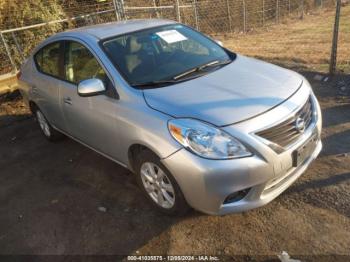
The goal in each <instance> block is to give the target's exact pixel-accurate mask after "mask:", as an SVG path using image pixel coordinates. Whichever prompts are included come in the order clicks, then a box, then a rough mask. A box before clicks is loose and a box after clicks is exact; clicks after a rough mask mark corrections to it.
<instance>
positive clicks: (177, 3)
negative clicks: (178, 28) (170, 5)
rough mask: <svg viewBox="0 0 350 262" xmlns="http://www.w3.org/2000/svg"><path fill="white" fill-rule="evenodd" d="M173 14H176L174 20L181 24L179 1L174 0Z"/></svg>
mask: <svg viewBox="0 0 350 262" xmlns="http://www.w3.org/2000/svg"><path fill="white" fill-rule="evenodd" d="M175 14H176V20H177V21H178V22H180V23H181V14H180V3H179V0H175Z"/></svg>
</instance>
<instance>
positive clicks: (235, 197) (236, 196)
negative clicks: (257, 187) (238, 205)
mask: <svg viewBox="0 0 350 262" xmlns="http://www.w3.org/2000/svg"><path fill="white" fill-rule="evenodd" d="M249 191H250V188H247V189H244V190H241V191H238V192H234V193H232V194H230V195H228V197H226V199H225V201H224V205H225V204H231V203H234V202H238V201H240V200H242V199H243V198H245V197H246V195H248V193H249Z"/></svg>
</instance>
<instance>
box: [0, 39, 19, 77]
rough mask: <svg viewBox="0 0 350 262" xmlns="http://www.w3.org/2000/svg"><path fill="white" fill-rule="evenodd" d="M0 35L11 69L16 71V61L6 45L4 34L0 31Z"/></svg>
mask: <svg viewBox="0 0 350 262" xmlns="http://www.w3.org/2000/svg"><path fill="white" fill-rule="evenodd" d="M0 37H1V40H2V42H3V43H4V46H5V50H6V53H7V56H8V58H9V59H10V63H11V65H12V68H13V71H17V67H16V63H15V61H14V60H13V59H12V56H11V52H10V48H9V46H8V45H7V43H6V40H5V37H4V34H3V33H2V32H0Z"/></svg>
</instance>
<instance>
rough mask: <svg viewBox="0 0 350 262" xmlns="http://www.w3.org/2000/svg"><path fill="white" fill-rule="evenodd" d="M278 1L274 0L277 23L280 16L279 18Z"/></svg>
mask: <svg viewBox="0 0 350 262" xmlns="http://www.w3.org/2000/svg"><path fill="white" fill-rule="evenodd" d="M279 4H280V3H279V1H278V0H276V24H278V23H279V20H280V18H279V10H278V9H279Z"/></svg>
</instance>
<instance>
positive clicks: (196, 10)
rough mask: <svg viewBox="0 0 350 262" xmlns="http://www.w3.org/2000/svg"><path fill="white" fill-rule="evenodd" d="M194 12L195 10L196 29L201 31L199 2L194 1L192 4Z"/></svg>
mask: <svg viewBox="0 0 350 262" xmlns="http://www.w3.org/2000/svg"><path fill="white" fill-rule="evenodd" d="M192 5H193V10H194V19H195V23H196V29H197V30H199V17H198V9H197V0H193V2H192Z"/></svg>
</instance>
